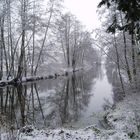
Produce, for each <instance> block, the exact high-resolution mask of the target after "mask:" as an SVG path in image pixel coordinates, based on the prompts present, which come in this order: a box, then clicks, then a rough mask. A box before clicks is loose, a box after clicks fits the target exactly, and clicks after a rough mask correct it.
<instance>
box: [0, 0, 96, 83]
mask: <svg viewBox="0 0 140 140" xmlns="http://www.w3.org/2000/svg"><path fill="white" fill-rule="evenodd" d="M62 7H63V2H62V1H61V0H47V1H46V2H45V1H44V0H0V80H2V79H3V78H6V79H7V80H8V79H9V78H12V79H14V80H15V81H17V80H21V79H22V77H27V76H35V75H37V74H39V71H40V69H41V68H42V67H44V68H48V67H49V66H50V65H51V64H52V65H53V62H55V63H60V61H61V63H63V66H65V67H68V68H70V67H71V68H73V69H75V68H76V67H78V66H82V65H83V64H84V63H85V61H86V56H87V52H88V48H90V49H91V50H92V51H93V52H94V49H93V48H92V43H91V42H92V41H91V40H92V38H91V35H90V33H89V32H88V31H86V30H85V29H84V26H83V25H81V23H80V22H79V21H78V20H77V19H76V17H74V16H73V15H72V14H71V13H63V12H62V11H63V8H62ZM88 53H89V52H88ZM94 54H95V57H94V58H96V57H97V53H96V52H95V53H94ZM91 56H92V55H91ZM87 60H88V59H87ZM61 63H60V64H61Z"/></svg>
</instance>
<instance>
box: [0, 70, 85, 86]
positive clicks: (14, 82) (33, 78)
mask: <svg viewBox="0 0 140 140" xmlns="http://www.w3.org/2000/svg"><path fill="white" fill-rule="evenodd" d="M82 70H84V68H78V69H75V70H66V71H65V72H63V73H61V74H60V73H54V74H50V75H47V76H30V77H23V78H22V79H18V80H17V79H16V80H15V79H11V80H1V81H0V87H5V86H8V85H13V86H17V85H19V84H22V83H27V82H35V81H40V80H46V79H56V78H58V77H60V76H68V75H69V74H70V73H76V72H78V71H82Z"/></svg>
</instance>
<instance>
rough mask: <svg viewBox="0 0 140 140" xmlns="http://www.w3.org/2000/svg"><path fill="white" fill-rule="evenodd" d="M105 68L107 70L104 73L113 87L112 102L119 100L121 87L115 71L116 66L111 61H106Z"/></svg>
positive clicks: (121, 97)
mask: <svg viewBox="0 0 140 140" xmlns="http://www.w3.org/2000/svg"><path fill="white" fill-rule="evenodd" d="M106 70H107V72H106V74H107V77H108V81H109V83H110V84H111V85H112V87H113V98H114V103H115V102H119V101H120V100H122V99H123V92H122V89H121V83H120V78H119V75H118V71H117V66H116V65H115V64H113V63H108V64H106Z"/></svg>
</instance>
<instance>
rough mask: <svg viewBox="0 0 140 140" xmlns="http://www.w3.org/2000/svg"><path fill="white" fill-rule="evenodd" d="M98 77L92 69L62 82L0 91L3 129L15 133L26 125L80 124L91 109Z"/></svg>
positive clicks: (20, 86) (46, 82) (34, 84)
mask: <svg viewBox="0 0 140 140" xmlns="http://www.w3.org/2000/svg"><path fill="white" fill-rule="evenodd" d="M96 76H98V70H97V69H92V70H91V71H88V72H81V73H76V74H73V75H69V76H68V77H66V78H63V79H61V78H60V79H55V80H47V81H43V82H40V83H38V84H37V83H32V84H30V85H19V86H18V87H17V88H14V87H7V88H5V89H0V93H1V94H0V101H1V103H0V121H1V122H0V126H1V128H3V129H5V130H10V131H11V132H12V131H13V130H14V129H18V128H20V127H22V126H24V125H26V124H33V125H36V126H38V127H43V126H48V127H49V126H50V127H57V126H61V125H63V124H65V123H67V122H72V121H77V120H78V118H79V117H80V115H81V111H82V110H83V109H84V108H85V107H86V106H87V105H88V102H89V98H90V94H89V93H90V92H89V91H90V89H91V84H93V83H92V81H93V79H94V78H96ZM3 125H4V126H5V127H4V126H3Z"/></svg>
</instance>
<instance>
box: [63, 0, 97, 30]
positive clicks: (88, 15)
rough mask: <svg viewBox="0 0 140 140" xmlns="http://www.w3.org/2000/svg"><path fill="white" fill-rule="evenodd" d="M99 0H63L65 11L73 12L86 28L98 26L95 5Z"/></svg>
mask: <svg viewBox="0 0 140 140" xmlns="http://www.w3.org/2000/svg"><path fill="white" fill-rule="evenodd" d="M99 2H100V0H64V5H65V7H66V9H67V11H70V12H71V13H72V14H74V15H75V16H76V17H77V18H78V19H79V20H80V21H81V22H82V23H83V24H84V25H86V26H87V28H88V29H90V30H92V29H94V28H96V27H99V24H100V22H99V20H98V15H97V13H96V10H97V5H98V3H99Z"/></svg>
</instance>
